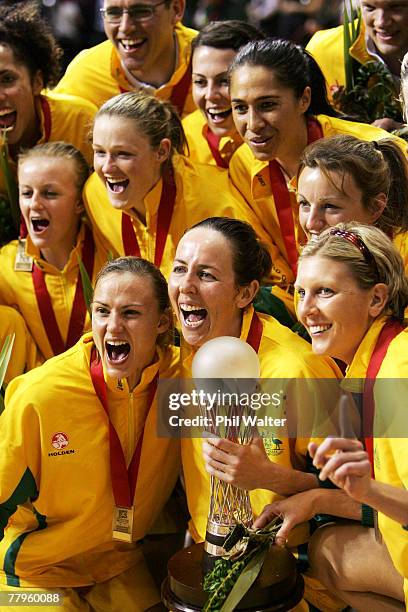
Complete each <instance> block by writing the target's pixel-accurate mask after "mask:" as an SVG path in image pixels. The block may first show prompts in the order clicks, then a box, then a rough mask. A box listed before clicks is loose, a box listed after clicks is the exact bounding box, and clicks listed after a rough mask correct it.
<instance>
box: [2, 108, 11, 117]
mask: <svg viewBox="0 0 408 612" xmlns="http://www.w3.org/2000/svg"><path fill="white" fill-rule="evenodd" d="M12 112H13V111H12V110H11V109H10V108H4V109H3V110H0V117H3V115H9V114H10V113H12Z"/></svg>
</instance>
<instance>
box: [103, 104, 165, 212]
mask: <svg viewBox="0 0 408 612" xmlns="http://www.w3.org/2000/svg"><path fill="white" fill-rule="evenodd" d="M164 140H166V139H163V141H162V143H161V145H160V146H159V147H158V148H157V149H152V147H151V145H150V141H149V139H148V137H147V136H145V135H144V134H143V133H142V132H139V130H138V129H137V127H136V126H135V123H134V121H132V120H131V119H126V118H122V117H110V116H109V115H102V116H100V117H98V118H97V119H96V120H95V125H94V131H93V149H94V168H95V172H96V173H97V174H98V176H99V178H100V179H101V181H102V182H103V183H104V185H105V187H106V190H107V193H108V197H109V200H110V203H111V204H112V206H113V207H114V208H117V209H119V210H129V209H131V208H133V206H134V205H135V202H140V201H141V200H143V198H144V197H145V196H146V195H147V193H148V192H149V191H150V190H151V189H152V188H153V187H154V185H155V184H156V183H157V181H158V180H159V179H160V175H161V166H162V163H163V162H164V161H165V159H166V158H167V156H168V153H169V142H168V141H167V140H166V142H164ZM166 143H167V144H166Z"/></svg>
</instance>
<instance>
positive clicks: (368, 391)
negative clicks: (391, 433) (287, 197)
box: [363, 320, 404, 478]
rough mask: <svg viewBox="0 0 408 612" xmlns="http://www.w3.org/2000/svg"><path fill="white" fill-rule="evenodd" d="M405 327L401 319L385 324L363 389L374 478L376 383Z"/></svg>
mask: <svg viewBox="0 0 408 612" xmlns="http://www.w3.org/2000/svg"><path fill="white" fill-rule="evenodd" d="M403 329H404V327H403V325H401V323H400V322H399V321H395V320H389V321H387V323H386V324H385V325H384V327H383V328H382V330H381V333H380V335H379V336H378V339H377V342H376V345H375V347H374V350H373V352H372V355H371V357H370V362H369V364H368V368H367V374H366V379H365V382H364V391H363V432H364V442H365V448H366V451H367V453H368V456H369V459H370V463H371V475H372V477H373V478H374V444H373V425H374V412H375V403H374V384H375V380H376V377H377V374H378V371H379V369H380V367H381V364H382V362H383V360H384V357H385V355H386V354H387V350H388V347H389V345H390V343H391V342H392V340H393V339H394V338H395V336H397V335H398V334H399V333H400V332H401V331H402V330H403Z"/></svg>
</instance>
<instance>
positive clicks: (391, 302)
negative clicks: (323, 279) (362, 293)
mask: <svg viewBox="0 0 408 612" xmlns="http://www.w3.org/2000/svg"><path fill="white" fill-rule="evenodd" d="M336 229H337V230H342V231H345V232H351V233H352V234H354V236H356V237H357V240H358V239H360V240H362V242H363V245H362V250H360V248H359V247H358V246H357V245H356V244H355V243H353V242H352V241H350V240H348V239H347V238H345V237H344V236H341V235H336V234H335V231H336ZM363 247H365V249H364V248H363ZM315 256H319V257H325V258H327V259H331V260H333V261H338V262H341V263H344V264H346V266H347V267H348V269H349V271H350V273H351V274H352V276H353V278H354V280H355V281H356V283H357V285H358V286H359V287H360V288H361V289H364V290H368V289H370V288H371V287H373V286H374V285H376V284H377V283H384V284H385V285H386V286H387V287H388V299H387V304H386V306H385V309H384V312H385V313H386V314H390V315H391V316H393V317H394V318H396V319H399V320H401V321H402V320H403V319H404V310H405V308H406V307H407V305H408V279H407V277H406V275H405V270H404V263H403V261H402V258H401V255H400V254H399V253H398V251H397V250H396V248H395V247H394V245H393V244H392V242H391V240H390V239H389V238H387V236H386V235H385V234H384V233H383V232H382V231H381V230H379V229H378V228H376V227H373V226H372V225H361V224H358V223H339V224H338V225H336V226H334V227H329V228H327V229H325V230H324V231H323V232H322V233H321V234H320V235H319V236H316V238H315V239H313V240H311V241H309V242H308V244H307V245H306V246H305V247H304V248H303V250H302V253H301V255H300V259H299V261H302V260H303V259H306V258H307V257H315Z"/></svg>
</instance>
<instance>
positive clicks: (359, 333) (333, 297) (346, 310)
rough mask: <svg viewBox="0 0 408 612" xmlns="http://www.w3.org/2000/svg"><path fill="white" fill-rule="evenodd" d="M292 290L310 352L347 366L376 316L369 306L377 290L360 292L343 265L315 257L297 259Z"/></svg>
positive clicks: (376, 313)
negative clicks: (307, 338)
mask: <svg viewBox="0 0 408 612" xmlns="http://www.w3.org/2000/svg"><path fill="white" fill-rule="evenodd" d="M295 287H296V291H297V294H298V296H299V302H298V306H297V313H298V317H299V320H300V321H301V323H303V325H304V326H305V327H306V329H307V331H308V332H309V334H310V337H311V339H312V347H313V351H314V352H315V353H317V354H318V355H327V356H330V357H334V358H336V359H341V360H342V361H344V362H345V363H347V364H350V363H351V361H352V360H353V357H354V354H355V352H356V350H357V348H358V346H359V344H360V342H361V341H362V339H363V337H364V336H365V334H366V332H367V330H368V328H369V326H370V325H371V323H372V321H373V318H374V317H375V316H377V315H378V314H379V313H378V311H377V309H376V305H375V303H373V298H374V296H375V294H376V287H377V286H374V287H373V288H371V289H368V290H363V289H361V288H360V287H359V286H358V285H357V283H356V281H355V280H354V278H353V277H352V275H351V272H350V271H349V268H348V266H347V265H346V264H345V263H343V262H338V261H334V260H332V259H330V258H327V257H320V256H318V255H315V256H312V257H305V258H304V259H302V258H301V259H300V261H299V267H298V275H297V279H296V284H295Z"/></svg>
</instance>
